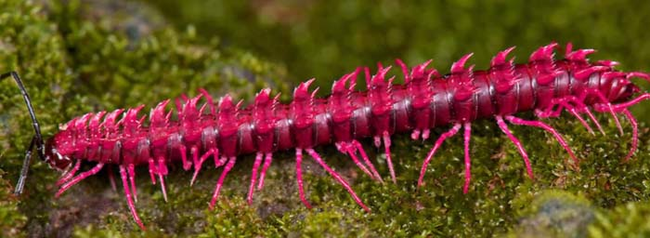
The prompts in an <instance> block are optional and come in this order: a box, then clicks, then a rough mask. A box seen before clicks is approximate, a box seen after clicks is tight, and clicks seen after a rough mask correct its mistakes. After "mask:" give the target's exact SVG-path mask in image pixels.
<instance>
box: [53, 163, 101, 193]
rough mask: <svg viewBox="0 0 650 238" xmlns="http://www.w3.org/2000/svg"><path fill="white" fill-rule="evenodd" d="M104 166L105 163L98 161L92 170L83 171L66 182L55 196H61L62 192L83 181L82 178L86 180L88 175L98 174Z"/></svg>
mask: <svg viewBox="0 0 650 238" xmlns="http://www.w3.org/2000/svg"><path fill="white" fill-rule="evenodd" d="M102 167H104V163H98V164H97V165H95V167H93V168H92V169H90V170H88V171H86V172H83V173H81V174H79V175H77V176H76V177H74V178H72V180H70V182H68V183H66V184H64V185H63V186H61V188H60V189H59V191H58V192H56V194H55V195H54V197H57V198H58V197H59V196H61V194H63V192H65V191H66V190H68V189H69V188H70V187H72V186H74V185H75V184H77V183H79V182H81V180H84V179H85V178H87V177H88V176H90V175H93V174H96V173H97V172H99V170H101V169H102Z"/></svg>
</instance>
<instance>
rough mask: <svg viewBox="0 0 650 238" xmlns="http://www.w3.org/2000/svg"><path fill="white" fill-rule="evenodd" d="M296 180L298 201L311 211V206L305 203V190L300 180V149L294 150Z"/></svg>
mask: <svg viewBox="0 0 650 238" xmlns="http://www.w3.org/2000/svg"><path fill="white" fill-rule="evenodd" d="M296 180H297V182H298V195H299V196H300V201H302V203H303V204H305V207H307V208H309V209H311V204H309V202H308V201H307V198H306V196H305V188H304V184H303V180H302V149H301V148H296Z"/></svg>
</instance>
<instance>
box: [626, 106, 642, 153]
mask: <svg viewBox="0 0 650 238" xmlns="http://www.w3.org/2000/svg"><path fill="white" fill-rule="evenodd" d="M623 115H625V117H627V119H628V120H630V124H632V148H630V152H629V153H628V154H627V155H626V156H625V159H623V161H628V160H629V159H630V158H631V157H632V155H634V152H636V149H637V146H638V145H639V125H638V123H637V122H636V119H635V118H634V116H633V115H632V113H630V111H629V110H627V109H624V110H623Z"/></svg>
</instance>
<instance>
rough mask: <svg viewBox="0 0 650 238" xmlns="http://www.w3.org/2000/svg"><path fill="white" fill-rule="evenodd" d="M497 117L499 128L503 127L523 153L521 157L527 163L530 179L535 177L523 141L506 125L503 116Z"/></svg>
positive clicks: (504, 131)
mask: <svg viewBox="0 0 650 238" xmlns="http://www.w3.org/2000/svg"><path fill="white" fill-rule="evenodd" d="M496 119H497V124H498V125H499V128H501V131H503V133H505V134H506V136H508V138H509V139H510V141H512V143H513V144H515V146H516V147H517V150H519V154H521V157H523V158H524V164H526V172H527V173H528V177H530V179H535V176H534V175H533V168H532V167H531V166H530V160H529V159H528V154H527V153H526V150H524V147H523V146H522V145H521V142H519V139H517V137H515V136H514V135H513V134H512V132H510V129H508V125H506V123H505V122H504V121H503V117H501V116H496Z"/></svg>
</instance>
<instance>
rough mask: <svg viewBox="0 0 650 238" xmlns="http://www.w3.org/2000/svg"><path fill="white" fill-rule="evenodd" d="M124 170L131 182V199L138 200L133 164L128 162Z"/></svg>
mask: <svg viewBox="0 0 650 238" xmlns="http://www.w3.org/2000/svg"><path fill="white" fill-rule="evenodd" d="M126 172H128V175H129V181H130V182H131V190H132V193H133V201H135V202H138V190H137V189H135V165H133V164H129V165H127V166H126Z"/></svg>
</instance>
